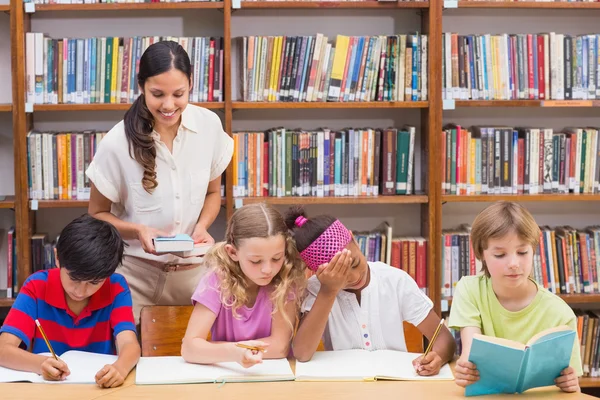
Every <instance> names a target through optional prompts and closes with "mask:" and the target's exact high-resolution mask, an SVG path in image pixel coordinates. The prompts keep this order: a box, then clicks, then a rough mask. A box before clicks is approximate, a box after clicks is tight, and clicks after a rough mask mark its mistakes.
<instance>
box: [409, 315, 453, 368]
mask: <svg viewBox="0 0 600 400" xmlns="http://www.w3.org/2000/svg"><path fill="white" fill-rule="evenodd" d="M439 324H440V317H439V316H438V315H437V314H436V313H435V311H433V310H431V311H429V314H427V316H426V317H425V319H424V320H423V322H421V323H420V324H419V325H418V326H417V328H418V329H419V331H421V333H422V334H423V335H425V336H426V337H427V339H429V340H431V338H432V337H433V335H434V333H435V331H436V329H437V327H438V325H439ZM455 351H456V343H455V342H454V337H452V334H451V333H450V331H449V330H448V328H447V327H446V326H445V325H444V326H442V327H441V328H440V332H439V333H438V336H437V338H436V340H435V342H434V343H433V347H432V349H431V351H430V352H429V354H427V356H426V357H425V356H421V357H418V358H417V359H415V360H414V361H413V365H414V366H415V369H416V370H417V372H418V373H419V375H424V376H428V375H437V374H438V373H439V372H440V368H442V366H443V365H444V364H446V363H447V362H449V361H450V360H452V358H453V357H454V352H455Z"/></svg>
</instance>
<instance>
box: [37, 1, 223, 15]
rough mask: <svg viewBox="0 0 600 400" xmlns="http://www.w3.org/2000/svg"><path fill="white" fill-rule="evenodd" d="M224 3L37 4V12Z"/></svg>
mask: <svg viewBox="0 0 600 400" xmlns="http://www.w3.org/2000/svg"><path fill="white" fill-rule="evenodd" d="M223 7H224V6H223V2H221V1H219V2H202V1H188V2H182V3H98V4H36V5H35V11H36V12H39V11H109V10H119V11H121V10H190V9H223Z"/></svg>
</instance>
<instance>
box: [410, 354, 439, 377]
mask: <svg viewBox="0 0 600 400" xmlns="http://www.w3.org/2000/svg"><path fill="white" fill-rule="evenodd" d="M412 364H413V367H414V368H415V371H417V374H419V375H421V376H430V375H437V374H438V373H439V372H440V368H442V365H443V361H442V357H440V356H439V354H438V353H436V352H435V351H430V352H429V353H428V354H427V356H424V355H420V356H419V357H417V358H415V359H414V360H413V362H412Z"/></svg>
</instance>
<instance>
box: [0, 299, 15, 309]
mask: <svg viewBox="0 0 600 400" xmlns="http://www.w3.org/2000/svg"><path fill="white" fill-rule="evenodd" d="M14 302H15V299H7V298H1V299H0V307H12V305H13V303H14Z"/></svg>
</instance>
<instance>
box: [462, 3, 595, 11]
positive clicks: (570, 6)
mask: <svg viewBox="0 0 600 400" xmlns="http://www.w3.org/2000/svg"><path fill="white" fill-rule="evenodd" d="M458 8H534V9H535V8H538V9H560V10H582V9H600V3H586V2H566V1H565V2H558V1H555V2H548V3H546V2H536V1H459V2H458Z"/></svg>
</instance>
